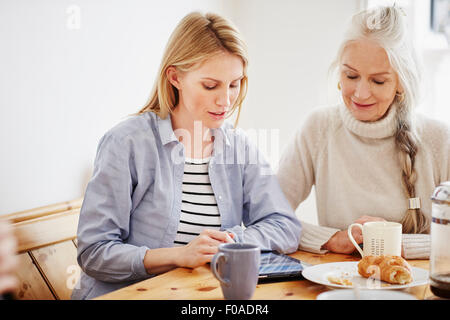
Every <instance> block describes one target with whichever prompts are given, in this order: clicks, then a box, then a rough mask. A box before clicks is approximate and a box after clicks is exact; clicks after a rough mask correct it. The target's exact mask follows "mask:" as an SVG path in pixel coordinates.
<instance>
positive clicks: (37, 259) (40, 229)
mask: <svg viewBox="0 0 450 320" xmlns="http://www.w3.org/2000/svg"><path fill="white" fill-rule="evenodd" d="M82 201H83V199H82V198H80V199H76V200H73V201H67V202H61V203H57V204H53V205H50V206H45V207H40V208H36V209H31V210H26V211H21V212H16V213H13V214H9V215H5V216H2V218H6V219H8V220H9V221H10V222H11V223H12V225H13V228H14V232H15V235H16V238H17V242H18V256H19V266H18V269H17V272H16V275H17V277H18V279H19V281H20V285H19V287H18V289H17V290H16V292H14V296H15V298H16V299H19V300H67V299H70V295H71V293H72V290H73V288H74V287H75V285H76V283H77V281H78V279H79V277H80V272H81V271H80V267H79V266H78V263H77V260H76V256H77V242H76V236H77V227H78V219H79V214H80V208H81V204H82Z"/></svg>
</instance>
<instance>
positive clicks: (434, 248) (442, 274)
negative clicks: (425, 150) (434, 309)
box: [430, 181, 450, 298]
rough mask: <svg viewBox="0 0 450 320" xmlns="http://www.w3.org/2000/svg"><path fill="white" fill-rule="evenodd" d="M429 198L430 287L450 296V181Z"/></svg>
mask: <svg viewBox="0 0 450 320" xmlns="http://www.w3.org/2000/svg"><path fill="white" fill-rule="evenodd" d="M431 200H432V222H431V254H430V289H431V291H432V292H433V294H434V295H436V296H439V297H442V298H450V181H447V182H444V183H442V184H440V185H439V186H438V187H437V188H436V190H434V192H433V195H432V196H431Z"/></svg>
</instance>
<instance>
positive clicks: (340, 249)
mask: <svg viewBox="0 0 450 320" xmlns="http://www.w3.org/2000/svg"><path fill="white" fill-rule="evenodd" d="M358 231H359V232H358ZM352 236H353V238H354V239H355V241H356V243H358V244H360V243H362V242H363V238H362V234H361V230H360V229H357V228H354V229H353V230H352ZM322 247H323V248H324V249H326V250H328V251H331V252H335V253H344V254H351V253H353V251H355V250H356V248H355V246H354V245H353V243H352V242H351V241H350V239H349V237H348V234H347V230H343V231H338V232H336V233H335V234H334V235H333V236H332V237H331V238H330V240H328V242H327V243H325V244H324V245H323V246H322Z"/></svg>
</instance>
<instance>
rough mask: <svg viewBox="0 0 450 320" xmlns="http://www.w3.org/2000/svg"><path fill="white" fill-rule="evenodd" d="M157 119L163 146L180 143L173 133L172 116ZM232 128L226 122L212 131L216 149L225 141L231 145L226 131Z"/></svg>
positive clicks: (227, 144)
mask: <svg viewBox="0 0 450 320" xmlns="http://www.w3.org/2000/svg"><path fill="white" fill-rule="evenodd" d="M157 119H158V129H159V136H160V137H161V142H162V144H163V145H166V144H168V143H170V142H173V141H178V139H177V137H176V136H175V132H173V127H172V120H171V117H170V114H168V115H167V118H166V119H161V118H160V117H159V116H157ZM231 128H232V126H231V124H229V123H226V122H224V123H223V124H222V125H221V126H220V127H219V128H217V129H212V135H213V136H214V149H216V147H219V143H220V144H221V143H223V141H225V145H226V146H230V145H231V143H230V139H229V137H228V135H227V133H226V130H227V129H228V130H229V129H231ZM218 149H220V148H218Z"/></svg>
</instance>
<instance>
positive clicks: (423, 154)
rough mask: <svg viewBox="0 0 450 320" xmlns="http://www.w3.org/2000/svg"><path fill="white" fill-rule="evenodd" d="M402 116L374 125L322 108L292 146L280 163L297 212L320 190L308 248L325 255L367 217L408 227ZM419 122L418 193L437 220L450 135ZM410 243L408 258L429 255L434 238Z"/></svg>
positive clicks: (414, 237) (407, 238) (412, 238)
mask: <svg viewBox="0 0 450 320" xmlns="http://www.w3.org/2000/svg"><path fill="white" fill-rule="evenodd" d="M394 111H395V110H390V111H389V113H388V114H387V115H386V117H384V118H383V119H382V120H379V121H377V122H373V123H368V122H361V121H358V120H356V119H355V118H354V117H353V116H352V114H351V113H350V111H348V109H347V108H346V107H345V105H343V104H341V105H339V106H335V107H326V108H319V109H317V110H315V111H314V112H312V113H311V114H310V115H309V117H308V118H307V119H306V122H305V123H304V125H303V126H302V128H301V129H300V130H299V131H298V132H297V133H296V135H295V138H294V139H293V140H292V141H291V142H290V143H289V145H288V146H287V148H286V149H285V151H284V152H283V155H282V157H281V159H280V165H279V169H278V173H277V175H278V179H279V182H280V185H281V187H282V189H283V191H284V193H285V195H286V197H287V199H288V200H289V202H290V203H291V205H292V207H293V208H294V209H295V208H297V207H298V205H299V204H300V203H301V202H302V201H303V200H305V199H306V198H307V197H308V195H309V193H310V192H311V188H312V186H313V185H314V186H315V193H316V206H317V212H318V222H319V226H316V225H312V224H309V223H305V222H302V226H303V228H302V238H301V241H300V246H299V248H300V249H302V250H306V251H310V252H315V253H325V252H326V251H325V250H323V249H321V247H322V245H324V244H325V243H326V242H327V241H328V240H329V239H330V237H331V236H333V235H334V234H335V233H336V232H337V231H340V230H346V229H347V227H348V226H349V225H350V224H351V223H353V222H354V221H355V220H356V219H358V218H359V217H361V216H363V215H370V216H378V217H382V218H384V219H386V220H388V221H396V222H400V220H401V219H402V217H403V215H404V214H405V212H406V209H407V198H406V195H405V192H404V190H403V185H402V181H401V172H402V171H401V167H400V164H399V162H398V158H397V153H398V152H397V151H396V148H395V142H394V137H393V134H394V132H395V127H396V120H395V117H394V116H395V112H394ZM415 124H416V127H417V132H418V135H419V138H420V140H421V141H420V144H419V149H418V153H417V156H416V160H415V170H416V172H417V175H418V177H417V182H416V184H415V186H416V193H417V196H418V197H420V199H421V201H422V210H423V212H424V213H425V214H426V215H427V216H428V217H431V200H430V196H431V194H432V193H433V190H434V188H435V187H436V186H437V185H439V184H440V183H441V182H443V181H447V180H450V159H449V158H450V130H449V128H448V127H447V126H446V125H445V124H443V123H441V122H438V121H436V120H432V119H429V118H426V117H424V116H421V115H417V116H416V122H415ZM300 219H301V213H300ZM402 246H403V251H404V256H405V258H407V259H420V258H428V257H429V253H430V236H429V235H423V234H422V235H419V234H404V235H403V241H402Z"/></svg>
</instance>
